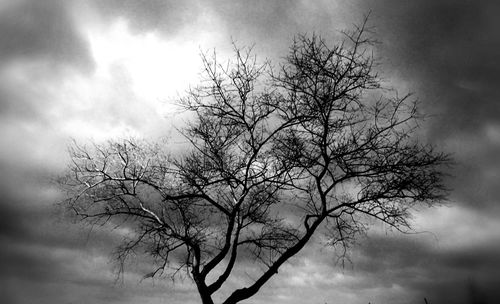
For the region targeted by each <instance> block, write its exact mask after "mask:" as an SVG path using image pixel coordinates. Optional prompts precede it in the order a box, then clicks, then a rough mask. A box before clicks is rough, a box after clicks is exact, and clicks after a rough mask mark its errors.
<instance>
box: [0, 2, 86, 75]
mask: <svg viewBox="0 0 500 304" xmlns="http://www.w3.org/2000/svg"><path fill="white" fill-rule="evenodd" d="M70 3H71V2H70V1H58V0H45V1H31V0H29V1H28V0H23V1H16V2H15V3H14V4H8V5H5V6H4V7H6V8H4V9H3V10H2V11H0V35H1V37H2V38H1V39H0V54H1V55H0V57H1V59H2V64H3V65H5V64H6V63H10V62H12V61H26V60H27V61H31V60H44V61H47V62H48V63H49V64H50V65H51V68H53V67H54V66H55V67H58V66H60V65H69V66H71V67H74V68H75V67H76V68H77V69H81V70H88V69H90V68H91V67H92V65H93V62H92V59H91V58H90V56H89V53H88V45H87V43H86V41H85V39H83V38H82V37H81V36H80V34H79V33H78V31H77V29H76V24H75V23H74V22H73V20H72V16H71V15H70V13H71V8H70Z"/></svg>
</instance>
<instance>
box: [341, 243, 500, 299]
mask: <svg viewBox="0 0 500 304" xmlns="http://www.w3.org/2000/svg"><path fill="white" fill-rule="evenodd" d="M464 237H466V236H465V235H464ZM499 255H500V247H499V246H498V245H497V244H496V243H491V242H485V243H481V244H479V245H477V246H475V247H474V248H473V249H470V248H457V247H453V248H448V249H446V248H441V246H440V244H439V242H438V241H436V240H435V239H433V237H431V236H430V235H427V236H425V235H423V236H422V235H421V236H416V235H413V236H404V237H402V236H401V235H371V236H370V237H369V238H367V239H366V240H364V241H363V242H360V244H359V246H357V247H356V249H355V251H354V252H353V257H352V259H353V266H352V270H349V271H352V272H353V273H355V274H357V275H358V276H359V277H360V279H359V280H357V281H356V282H355V283H354V284H349V285H347V286H348V287H349V288H350V289H352V290H353V291H361V290H364V289H374V288H388V287H391V286H393V285H395V284H397V285H399V286H401V287H402V288H404V289H405V292H406V294H407V295H408V297H412V298H408V299H406V301H407V302H408V303H419V302H420V301H421V299H423V298H424V297H426V298H427V299H428V300H430V303H452V304H462V303H463V304H469V303H475V302H471V297H476V299H479V298H480V299H483V300H485V301H486V302H485V303H494V302H495V301H496V300H497V299H498V298H500V291H498V290H497V289H495V288H493V286H498V283H499V281H500V280H499V279H498V278H500V260H499V259H498V256H499ZM378 296H383V295H378ZM372 301H374V302H377V301H378V299H372Z"/></svg>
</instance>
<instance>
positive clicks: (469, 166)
mask: <svg viewBox="0 0 500 304" xmlns="http://www.w3.org/2000/svg"><path fill="white" fill-rule="evenodd" d="M369 12H371V17H370V24H371V25H372V26H373V27H374V29H375V32H376V37H377V39H378V40H379V42H380V43H379V44H377V46H376V53H377V55H378V56H380V58H381V59H380V60H381V61H380V62H381V64H380V67H379V68H380V70H381V73H382V74H383V76H384V78H385V79H386V80H387V81H388V82H389V83H391V84H392V85H393V86H395V87H396V88H397V89H399V90H400V91H401V92H403V93H406V92H409V91H411V92H414V94H415V96H417V97H418V98H419V100H420V101H421V104H422V108H423V110H424V112H425V113H426V114H429V115H430V116H431V117H430V118H429V119H427V120H426V121H425V122H424V124H423V126H422V132H421V133H422V137H423V140H425V141H428V142H430V143H432V144H434V145H437V146H438V148H439V149H441V150H443V151H447V152H450V153H452V154H453V156H454V158H455V161H456V163H457V164H456V166H455V167H454V168H453V170H452V172H450V178H449V180H448V181H447V183H448V186H449V187H450V189H452V191H451V194H450V198H449V201H447V202H446V203H445V204H444V205H442V206H439V207H435V208H432V209H427V210H419V211H416V212H415V213H414V219H413V221H414V226H415V231H418V232H421V233H418V234H414V235H401V234H399V233H395V232H391V231H387V230H386V229H384V227H382V226H375V228H374V229H373V230H372V231H370V232H369V234H368V236H367V237H366V238H363V239H361V240H360V242H359V243H358V244H357V245H356V246H355V247H354V248H353V249H352V251H351V253H350V259H351V262H352V263H348V264H346V265H345V267H344V268H342V267H341V265H338V264H336V263H335V256H334V255H332V254H331V252H329V251H328V250H325V249H323V248H322V247H321V246H318V245H314V244H313V245H311V246H310V247H308V249H307V250H305V252H303V253H302V254H300V255H299V256H297V257H295V258H294V259H293V260H292V262H291V263H290V264H289V265H287V266H286V267H284V268H283V270H282V271H280V273H279V274H278V275H277V276H276V277H275V278H274V279H273V280H272V281H271V282H270V283H269V284H268V285H267V286H266V287H265V288H263V289H262V290H261V292H260V294H259V295H258V296H256V297H254V298H253V299H252V300H251V301H248V303H255V304H263V303H292V304H295V303H297V304H298V303H318V304H320V303H321V304H322V303H329V304H330V303H332V304H334V303H346V304H366V303H368V302H371V303H377V304H378V303H380V304H400V303H402V304H404V303H408V304H409V303H423V298H424V297H426V298H427V299H428V300H429V302H430V303H451V304H454V303H457V304H461V303H464V304H465V303H497V302H498V301H499V300H498V299H500V290H499V289H498V286H500V85H499V84H500V59H499V56H498V55H499V54H500V19H499V18H498V15H499V14H500V2H498V1H495V0H491V1H481V0H418V1H401V0H366V1H362V0H307V1H306V0H279V1H278V0H276V1H264V0H255V1H250V0H209V1H206V0H205V1H201V0H199V1H195V0H187V1H174V0H81V1H78V0H0V172H1V175H0V190H1V191H0V193H1V196H0V290H1V292H0V302H1V303H12V304H18V303H19V304H21V303H40V304H44V303H51V304H52V303H61V304H62V303H103V304H108V303H109V304H113V303H120V304H132V303H151V304H157V303H172V304H178V303H199V299H198V295H197V293H196V290H195V288H194V287H193V286H192V285H191V284H190V282H189V280H178V281H175V283H173V284H172V282H171V281H170V280H169V279H165V280H161V279H155V280H151V279H149V280H148V279H146V280H141V277H142V276H143V275H144V274H145V273H147V272H148V271H147V262H146V261H144V260H137V261H136V262H135V263H134V265H132V266H131V267H130V269H129V271H128V272H127V275H126V276H125V278H124V280H123V281H120V282H118V283H117V282H115V273H114V270H115V269H114V265H113V263H112V251H113V246H115V245H117V244H118V243H119V241H120V239H121V237H122V236H123V234H124V233H126V232H125V231H120V230H114V231H109V230H100V229H95V230H92V231H91V230H90V229H88V228H86V227H82V226H81V225H75V224H72V223H69V222H68V221H67V220H66V217H65V216H64V215H63V214H61V212H60V210H59V209H58V208H56V207H54V203H55V202H57V201H59V200H60V199H61V198H62V195H61V193H59V192H58V190H57V188H56V187H55V186H54V184H53V182H52V181H53V179H54V177H56V176H57V175H58V174H60V173H61V172H62V170H64V168H65V166H66V165H67V162H68V157H67V153H66V151H67V150H66V147H67V145H68V144H69V143H70V139H71V138H74V139H76V140H78V141H88V140H94V141H98V142H99V141H103V140H106V139H109V138H112V139H113V138H114V139H116V138H120V137H130V136H136V137H146V138H151V139H157V138H160V137H163V136H170V135H171V134H172V128H173V126H174V125H176V124H178V123H181V120H180V119H179V118H178V115H177V114H178V113H177V112H176V109H175V107H174V102H175V100H176V98H177V96H178V95H179V94H180V95H182V92H183V91H184V90H185V89H187V88H188V86H189V85H190V84H191V85H193V84H196V81H197V79H198V75H199V72H200V65H201V61H200V59H199V52H200V49H202V50H208V49H212V48H216V49H217V51H218V53H219V55H220V56H221V57H223V58H224V57H225V56H229V55H230V53H229V51H230V49H231V40H234V41H236V42H237V43H238V44H240V45H250V44H255V51H256V52H257V53H258V54H259V56H261V58H270V59H272V60H279V58H281V57H283V56H284V55H286V52H287V49H288V46H289V45H290V42H291V40H292V38H293V36H294V35H295V34H297V33H311V32H316V33H319V34H322V35H324V36H325V37H330V38H331V39H335V37H336V35H337V34H338V31H339V30H341V29H345V28H349V27H350V26H351V25H352V24H353V23H356V22H359V21H360V20H362V18H363V16H364V15H365V14H367V13H369ZM248 275H251V274H248ZM245 280H248V277H246V274H242V275H241V276H236V277H235V279H234V281H233V282H232V284H233V285H234V286H239V284H241V282H244V281H245Z"/></svg>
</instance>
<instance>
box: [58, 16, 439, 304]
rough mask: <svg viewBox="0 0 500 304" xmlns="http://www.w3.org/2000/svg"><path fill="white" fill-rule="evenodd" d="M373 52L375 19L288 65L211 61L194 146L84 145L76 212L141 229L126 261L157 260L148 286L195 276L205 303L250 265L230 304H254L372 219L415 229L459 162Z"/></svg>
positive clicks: (300, 41)
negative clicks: (249, 302)
mask: <svg viewBox="0 0 500 304" xmlns="http://www.w3.org/2000/svg"><path fill="white" fill-rule="evenodd" d="M372 47H373V44H372V40H370V39H369V31H367V29H366V22H365V23H363V24H362V25H361V26H358V27H354V29H353V30H351V31H348V32H344V33H343V39H342V40H341V41H340V42H339V43H337V44H335V45H333V46H329V44H328V43H327V42H326V41H325V40H324V39H323V38H322V37H320V36H318V35H312V36H307V35H302V36H297V37H296V39H295V40H294V42H293V44H292V46H291V48H290V52H289V54H288V56H287V57H286V58H284V60H283V62H282V63H281V64H280V65H279V67H277V68H272V67H271V65H270V64H269V63H268V62H265V63H263V64H260V63H259V62H258V61H257V59H256V57H255V56H254V55H253V54H252V51H251V49H241V48H237V47H235V58H234V61H232V62H229V63H227V64H222V63H220V62H219V61H218V60H217V58H216V56H215V54H214V55H211V56H209V55H207V54H205V55H202V60H203V63H204V74H203V78H202V79H201V82H200V85H199V86H197V87H195V88H193V89H191V90H190V91H189V92H188V93H187V95H186V96H185V97H184V98H183V99H181V101H180V104H181V105H182V106H183V107H184V109H185V110H187V111H189V112H191V113H192V114H193V116H192V117H193V119H192V121H191V122H190V123H189V124H188V125H187V126H186V127H185V128H184V129H182V133H183V134H184V135H185V138H186V139H187V140H188V141H189V143H190V148H189V149H187V150H186V151H185V152H184V153H183V154H182V155H177V156H172V155H169V153H168V146H167V147H166V148H165V146H164V145H161V144H159V143H157V144H149V143H146V142H141V141H135V140H126V141H114V142H108V143H107V144H103V145H94V146H93V147H90V148H89V147H85V146H81V145H78V144H74V145H73V146H72V147H71V148H70V155H71V159H72V164H71V166H70V169H69V171H68V175H67V176H66V178H65V180H64V182H63V184H64V186H65V187H66V189H67V190H68V191H69V192H70V196H69V199H68V200H67V201H66V202H65V203H66V205H67V206H69V207H70V208H71V209H72V210H73V211H74V212H75V213H76V214H77V215H78V216H79V217H81V218H82V219H85V220H87V221H90V222H91V223H93V224H98V223H106V222H109V221H111V222H113V223H114V224H115V225H123V226H126V227H129V228H131V229H133V231H135V232H134V233H133V234H132V235H130V236H129V238H128V239H127V240H126V241H125V242H124V243H123V244H122V245H121V246H120V247H119V248H118V251H117V252H118V258H119V260H120V261H124V260H125V258H126V257H127V256H128V255H129V254H131V253H133V252H138V251H143V252H144V253H146V254H147V255H150V256H151V257H153V258H154V263H155V265H154V266H152V267H154V268H153V271H152V272H151V273H149V274H146V275H145V277H153V276H155V275H160V274H161V273H163V272H164V271H166V270H167V269H171V268H172V267H173V268H174V270H173V274H172V275H175V274H176V273H177V272H178V271H179V270H186V271H187V273H188V275H189V276H190V278H192V280H193V282H194V283H195V285H196V287H197V289H198V291H199V294H200V296H201V300H202V302H203V303H204V304H211V303H214V302H213V297H214V294H215V293H216V292H217V291H218V290H220V289H221V287H223V286H224V284H225V283H226V282H228V280H230V276H231V274H232V272H233V271H234V270H235V265H236V264H237V263H238V262H239V261H242V259H243V258H244V259H248V258H249V255H251V256H252V257H253V258H254V259H255V263H256V264H258V265H260V266H261V269H262V272H261V273H260V275H259V276H258V277H257V278H256V279H255V280H254V281H253V282H252V283H250V284H249V285H248V286H245V287H243V286H242V287H241V288H238V289H236V290H234V291H233V292H232V293H230V295H229V296H228V297H227V298H226V299H225V300H223V302H222V303H224V304H232V303H237V302H239V301H242V300H245V299H248V298H250V297H252V296H253V295H255V294H256V293H257V292H258V291H259V289H260V288H261V287H262V286H263V285H264V284H266V282H268V281H269V279H270V278H271V277H273V276H274V275H276V274H277V273H278V270H279V268H280V267H281V266H282V265H283V264H284V263H285V262H287V261H288V260H289V259H290V258H291V257H293V256H294V255H296V254H297V253H298V252H299V251H301V250H302V249H303V248H304V246H305V245H306V244H307V243H308V242H309V241H310V240H311V237H312V236H313V235H314V234H315V233H322V234H323V235H325V236H326V238H327V239H328V244H329V245H332V246H339V247H338V249H339V250H340V254H344V253H345V250H346V248H348V246H349V245H350V244H351V242H352V241H353V240H354V239H355V238H356V236H357V235H358V233H362V232H363V231H364V230H365V229H366V227H367V225H368V223H370V222H373V221H372V219H376V220H379V221H381V222H384V223H386V224H387V225H389V226H392V227H395V228H397V229H406V228H409V223H408V216H409V214H410V210H411V209H412V208H413V207H415V206H420V205H432V204H434V203H437V202H439V201H440V200H441V199H442V198H443V195H445V191H444V189H443V186H442V169H441V166H442V165H444V164H446V163H447V162H448V157H447V156H446V155H444V154H442V153H437V152H435V151H434V149H433V147H431V146H429V145H426V144H422V143H419V141H418V140H417V139H416V138H415V130H416V129H417V128H418V122H419V121H420V120H421V118H422V117H421V115H419V113H418V111H417V106H416V103H415V101H414V100H412V98H411V97H410V96H409V95H405V96H403V97H398V95H397V94H396V93H395V91H394V90H390V89H387V88H384V87H383V85H382V81H381V79H380V77H379V76H378V75H377V73H376V70H375V59H374V56H373V53H372V51H371V50H372ZM243 255H244V257H243V258H242V256H243Z"/></svg>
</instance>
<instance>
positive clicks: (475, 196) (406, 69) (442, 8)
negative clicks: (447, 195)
mask: <svg viewBox="0 0 500 304" xmlns="http://www.w3.org/2000/svg"><path fill="white" fill-rule="evenodd" d="M359 6H360V8H361V10H366V11H368V10H372V23H373V25H374V26H375V28H376V32H377V35H378V36H379V37H380V38H381V39H380V40H381V44H380V45H379V46H378V49H379V51H380V54H381V57H382V60H383V63H384V68H386V69H387V71H388V73H389V75H390V73H392V74H393V75H396V76H395V77H398V79H399V80H402V81H405V82H407V83H408V86H409V88H410V90H413V91H414V92H415V93H416V96H417V97H418V98H419V99H420V100H421V102H422V105H423V107H424V111H425V112H426V113H427V114H431V115H434V116H433V117H432V118H431V119H429V121H428V123H429V129H428V133H427V135H428V138H429V140H431V141H432V142H434V143H435V144H437V145H438V146H440V147H441V148H445V149H447V150H448V151H449V152H451V153H453V154H454V157H455V159H456V161H457V163H458V164H457V166H456V167H455V170H454V172H453V173H452V174H453V178H452V181H451V182H450V187H451V188H452V189H454V191H453V195H452V197H453V198H455V199H456V200H458V201H460V202H461V203H466V204H473V205H475V206H478V207H479V206H482V207H487V206H491V205H495V204H497V198H498V195H500V191H499V190H498V187H497V186H496V183H497V182H496V180H495V179H498V177H499V176H498V172H500V163H499V162H498V157H496V155H498V152H499V148H500V146H499V145H500V143H499V142H498V134H492V133H495V132H497V133H498V132H499V131H498V130H499V128H500V106H499V105H498V102H499V100H500V93H499V91H498V89H497V87H498V83H500V61H498V58H497V57H498V56H497V54H498V50H499V49H500V36H499V35H498V28H499V26H500V21H499V19H498V18H497V16H496V13H495V12H498V11H499V9H500V5H499V3H498V1H460V2H457V1H450V0H441V1H418V2H416V1H415V2H403V1H393V0H381V1H366V2H360V5H359ZM495 138H496V139H495ZM495 141H496V142H495ZM494 172H496V173H494Z"/></svg>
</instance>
